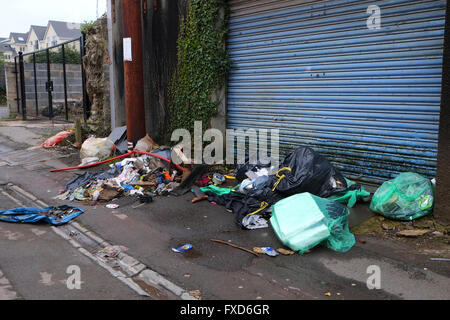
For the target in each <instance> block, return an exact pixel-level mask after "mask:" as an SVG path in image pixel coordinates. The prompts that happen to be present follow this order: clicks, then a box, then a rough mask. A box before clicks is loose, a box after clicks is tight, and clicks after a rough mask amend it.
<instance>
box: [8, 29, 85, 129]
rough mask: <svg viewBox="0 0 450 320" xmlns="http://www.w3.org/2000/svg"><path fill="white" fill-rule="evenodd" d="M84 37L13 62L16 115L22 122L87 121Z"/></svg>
mask: <svg viewBox="0 0 450 320" xmlns="http://www.w3.org/2000/svg"><path fill="white" fill-rule="evenodd" d="M84 43H85V36H84V35H83V36H81V37H80V38H76V39H73V40H70V41H66V42H64V43H61V44H58V45H55V46H51V47H48V48H46V49H43V50H38V51H35V52H30V53H25V54H24V53H22V52H19V55H18V56H17V57H15V58H14V64H15V74H16V89H17V90H16V91H17V112H18V113H19V114H20V115H22V118H23V120H29V119H43V118H48V119H50V120H56V121H66V122H73V121H74V120H75V118H77V117H79V118H82V119H83V120H84V121H86V120H87V119H88V118H89V111H90V110H89V99H88V95H87V92H86V82H85V80H86V76H85V70H84V66H83V57H84V55H85V46H84Z"/></svg>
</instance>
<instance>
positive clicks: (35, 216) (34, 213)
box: [0, 206, 84, 226]
mask: <svg viewBox="0 0 450 320" xmlns="http://www.w3.org/2000/svg"><path fill="white" fill-rule="evenodd" d="M82 213H84V210H82V209H80V208H75V207H70V206H61V207H57V208H55V207H48V208H45V209H36V208H16V209H11V210H6V211H0V221H3V222H12V223H38V222H47V223H49V224H51V225H54V226H60V225H63V224H66V223H68V222H70V221H72V220H73V219H75V218H76V217H78V216H79V215H80V214H82Z"/></svg>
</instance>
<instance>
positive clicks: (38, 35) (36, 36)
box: [26, 26, 47, 52]
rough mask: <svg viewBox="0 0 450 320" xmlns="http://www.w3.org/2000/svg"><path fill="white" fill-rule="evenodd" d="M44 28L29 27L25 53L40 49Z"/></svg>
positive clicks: (45, 28) (45, 29)
mask: <svg viewBox="0 0 450 320" xmlns="http://www.w3.org/2000/svg"><path fill="white" fill-rule="evenodd" d="M46 31H47V27H46V26H31V27H30V31H29V32H28V38H27V41H26V43H27V49H26V52H33V51H36V50H39V49H42V42H43V40H44V36H45V32H46Z"/></svg>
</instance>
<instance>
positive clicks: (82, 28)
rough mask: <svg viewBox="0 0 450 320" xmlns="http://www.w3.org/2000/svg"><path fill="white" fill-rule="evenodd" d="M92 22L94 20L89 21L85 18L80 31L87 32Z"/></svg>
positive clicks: (92, 24)
mask: <svg viewBox="0 0 450 320" xmlns="http://www.w3.org/2000/svg"><path fill="white" fill-rule="evenodd" d="M94 23H95V21H94V20H91V21H87V20H85V21H84V22H83V24H82V26H81V28H80V30H81V33H83V34H88V33H89V30H90V29H91V28H92V27H93V26H94Z"/></svg>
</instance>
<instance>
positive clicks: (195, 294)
mask: <svg viewBox="0 0 450 320" xmlns="http://www.w3.org/2000/svg"><path fill="white" fill-rule="evenodd" d="M189 294H190V295H191V296H193V297H194V298H196V299H197V300H202V297H201V292H200V290H192V291H189Z"/></svg>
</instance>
